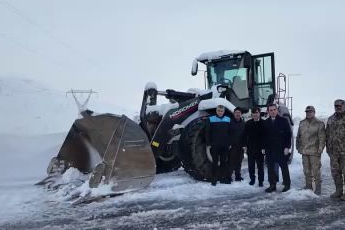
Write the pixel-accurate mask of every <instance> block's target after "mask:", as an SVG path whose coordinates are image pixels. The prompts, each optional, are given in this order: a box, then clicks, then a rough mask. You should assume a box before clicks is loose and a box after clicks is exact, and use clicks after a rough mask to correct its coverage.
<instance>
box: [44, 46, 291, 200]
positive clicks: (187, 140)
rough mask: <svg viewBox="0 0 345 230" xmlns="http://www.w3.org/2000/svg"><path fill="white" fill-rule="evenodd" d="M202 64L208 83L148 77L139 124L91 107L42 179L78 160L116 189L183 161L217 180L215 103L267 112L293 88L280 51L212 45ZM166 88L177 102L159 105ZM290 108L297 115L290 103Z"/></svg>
mask: <svg viewBox="0 0 345 230" xmlns="http://www.w3.org/2000/svg"><path fill="white" fill-rule="evenodd" d="M200 64H202V65H204V67H205V68H204V71H203V72H204V77H205V89H203V90H198V89H191V90H189V91H188V92H179V91H175V90H172V89H168V90H164V91H159V90H157V87H156V86H155V84H154V83H148V84H147V85H146V87H145V90H144V94H143V100H142V105H141V110H140V119H139V120H140V121H139V124H137V123H135V122H134V121H132V120H131V119H129V118H127V117H126V116H125V115H122V116H118V115H113V114H101V115H93V114H92V112H91V111H84V113H82V115H83V116H84V118H82V119H78V120H76V121H75V122H74V124H73V125H72V127H71V129H70V131H69V133H68V135H67V137H66V139H65V142H64V143H63V145H62V147H61V149H60V152H59V153H58V155H57V157H55V158H53V159H52V161H51V163H50V165H49V167H48V170H47V171H48V177H47V178H46V179H45V180H43V181H42V182H41V183H40V184H47V183H51V181H52V179H51V178H52V175H54V174H56V173H58V174H61V173H63V172H64V171H66V170H67V169H68V168H70V167H75V168H77V169H78V170H79V171H81V172H83V173H89V174H90V180H89V186H90V187H97V186H98V185H99V184H100V183H106V184H108V183H110V184H112V185H113V187H112V191H113V192H114V194H119V193H123V192H126V191H133V190H136V189H140V188H143V187H144V186H146V185H148V184H149V183H150V182H151V180H152V179H153V177H154V175H155V173H164V172H170V171H174V170H177V169H178V168H180V167H181V166H182V167H183V168H184V170H185V171H186V172H187V173H188V174H190V175H191V176H192V177H193V178H195V179H197V180H205V181H209V180H210V179H211V162H212V157H211V156H209V155H207V153H206V144H205V133H204V132H205V131H204V127H205V122H206V120H207V118H208V117H209V116H211V115H214V113H215V108H216V107H217V106H218V105H220V104H221V105H224V106H225V108H226V115H228V116H230V117H231V118H232V117H233V114H232V112H233V110H234V108H235V107H241V108H242V109H243V111H244V113H246V112H248V111H249V110H250V108H252V107H253V106H259V107H261V108H263V113H265V108H266V107H267V105H268V104H269V103H272V102H273V101H274V100H278V101H281V100H282V99H285V95H283V96H282V95H281V94H282V92H284V89H283V88H281V87H280V85H281V84H279V87H278V86H277V87H278V90H277V89H276V88H277V87H276V77H275V67H274V54H273V53H266V54H260V55H252V54H251V53H249V52H247V51H217V52H209V53H204V54H201V55H200V56H198V57H197V58H196V59H195V60H194V61H193V65H192V71H191V74H192V75H193V76H196V75H198V73H199V72H201V71H200V70H199V65H200ZM281 78H283V80H284V81H285V76H283V75H279V77H278V80H279V79H281ZM158 96H161V97H165V98H166V99H168V100H169V103H168V104H164V105H157V98H158ZM283 104H284V103H283ZM282 108H284V107H283V106H282ZM282 111H283V113H284V114H283V115H285V116H287V117H288V118H289V120H290V121H291V116H290V115H289V110H288V109H285V110H282ZM291 124H292V122H291Z"/></svg>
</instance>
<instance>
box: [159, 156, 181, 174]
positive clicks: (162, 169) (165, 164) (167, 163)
mask: <svg viewBox="0 0 345 230" xmlns="http://www.w3.org/2000/svg"><path fill="white" fill-rule="evenodd" d="M180 167H181V160H180V159H178V158H177V157H175V156H172V157H171V158H170V157H169V159H165V158H160V157H157V158H156V173H157V174H159V173H167V172H173V171H176V170H177V169H179V168H180Z"/></svg>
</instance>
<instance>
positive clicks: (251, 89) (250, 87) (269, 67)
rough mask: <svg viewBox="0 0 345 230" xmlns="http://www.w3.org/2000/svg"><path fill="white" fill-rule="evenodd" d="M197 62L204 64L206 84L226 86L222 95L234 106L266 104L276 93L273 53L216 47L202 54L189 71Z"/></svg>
mask: <svg viewBox="0 0 345 230" xmlns="http://www.w3.org/2000/svg"><path fill="white" fill-rule="evenodd" d="M198 62H200V63H203V64H205V65H206V74H205V81H206V84H205V85H206V88H208V89H210V88H211V87H212V86H213V85H219V84H221V85H226V86H227V87H228V90H227V92H226V93H225V97H226V98H227V99H228V100H229V101H230V102H231V103H232V104H233V105H235V106H239V107H242V108H244V109H250V108H252V107H253V106H259V107H266V105H267V100H268V98H269V96H270V95H273V94H274V93H275V75H274V54H273V53H267V54H260V55H251V54H250V53H249V52H247V51H218V52H210V53H205V54H201V55H200V56H199V57H198V58H196V60H195V61H194V63H193V67H192V75H196V74H197V72H198Z"/></svg>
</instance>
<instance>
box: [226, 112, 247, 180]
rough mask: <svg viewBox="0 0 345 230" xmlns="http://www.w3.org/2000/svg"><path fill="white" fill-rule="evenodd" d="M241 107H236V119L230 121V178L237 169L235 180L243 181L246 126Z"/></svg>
mask: <svg viewBox="0 0 345 230" xmlns="http://www.w3.org/2000/svg"><path fill="white" fill-rule="evenodd" d="M245 124H246V123H245V122H244V120H243V119H242V111H241V108H239V107H237V108H235V109H234V119H232V120H231V122H230V132H231V140H232V141H231V149H230V175H229V176H230V180H231V177H232V173H233V171H235V181H242V180H243V178H242V176H241V166H242V160H243V157H244V128H245Z"/></svg>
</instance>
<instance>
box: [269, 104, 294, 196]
mask: <svg viewBox="0 0 345 230" xmlns="http://www.w3.org/2000/svg"><path fill="white" fill-rule="evenodd" d="M268 113H269V118H268V119H266V120H265V122H264V142H263V143H264V150H263V152H265V153H266V158H267V168H268V180H269V182H270V187H268V188H267V189H266V190H265V191H266V192H268V193H271V192H273V191H276V190H277V188H276V183H277V182H276V173H275V171H274V164H275V163H278V164H279V166H280V168H281V171H282V175H283V183H284V189H283V191H282V192H286V191H288V190H289V189H290V185H291V180H290V174H289V168H288V160H289V154H290V148H291V136H292V132H291V128H290V125H289V123H288V121H287V119H285V118H284V117H281V116H279V115H278V108H277V105H275V104H270V105H269V106H268Z"/></svg>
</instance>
